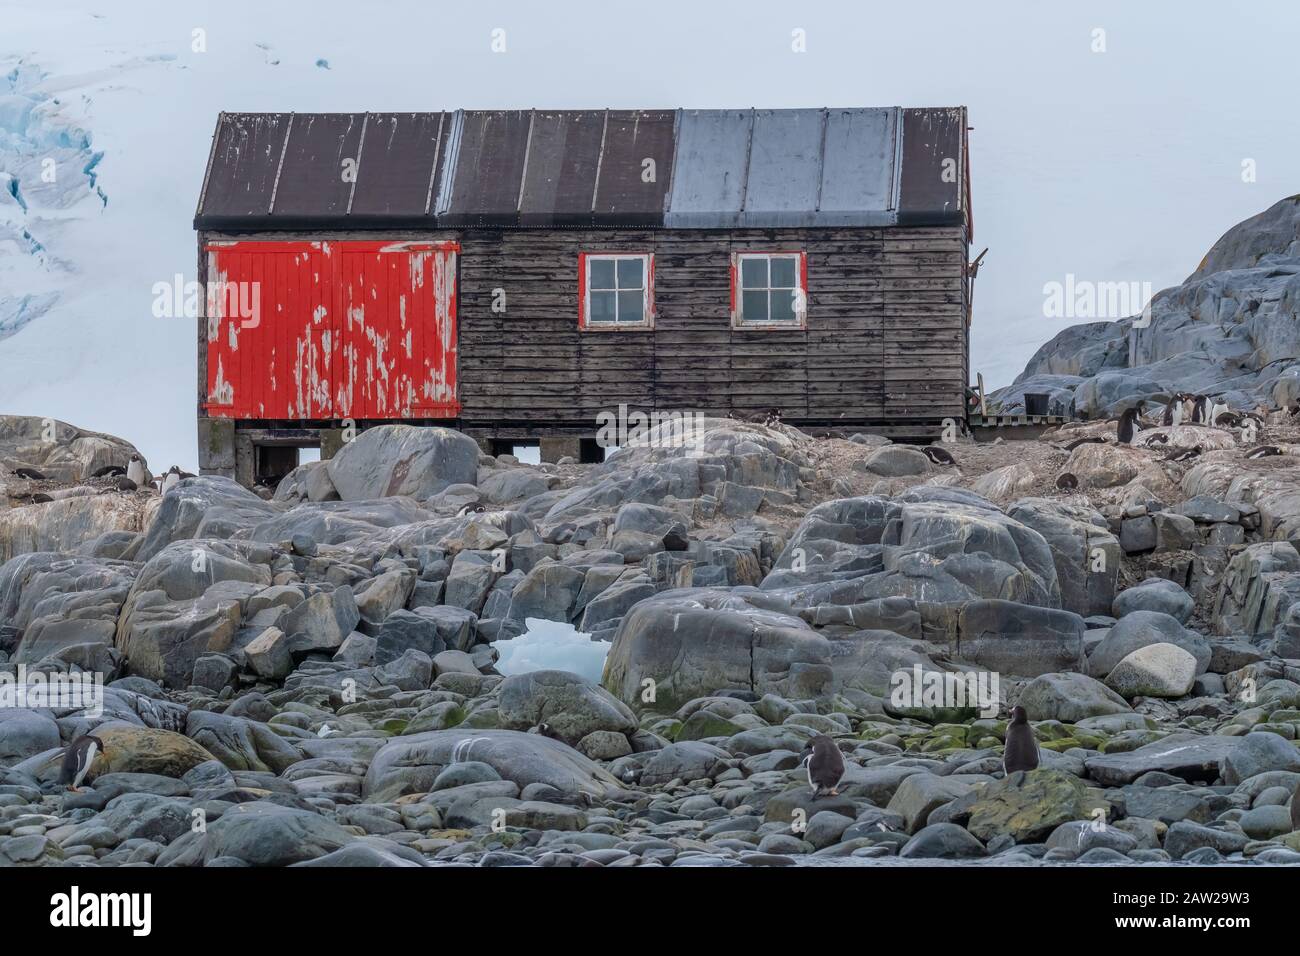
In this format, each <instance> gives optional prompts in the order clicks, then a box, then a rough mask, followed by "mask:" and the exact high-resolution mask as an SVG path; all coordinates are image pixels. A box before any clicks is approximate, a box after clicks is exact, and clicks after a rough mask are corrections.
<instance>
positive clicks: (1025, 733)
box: [1002, 704, 1038, 775]
mask: <svg viewBox="0 0 1300 956" xmlns="http://www.w3.org/2000/svg"><path fill="white" fill-rule="evenodd" d="M1037 766H1038V741H1036V740H1035V739H1034V728H1032V727H1030V726H1029V715H1028V714H1026V713H1025V708H1023V707H1021V706H1020V705H1019V704H1017V705H1016V706H1015V707H1012V708H1011V723H1009V724H1007V737H1006V746H1005V747H1003V749H1002V769H1003V771H1005V772H1006V773H1007V774H1008V775H1009V774H1013V773H1015V772H1016V771H1017V770H1033V769H1034V768H1035V767H1037Z"/></svg>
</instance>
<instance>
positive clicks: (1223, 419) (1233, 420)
mask: <svg viewBox="0 0 1300 956" xmlns="http://www.w3.org/2000/svg"><path fill="white" fill-rule="evenodd" d="M1214 424H1216V425H1218V426H1219V427H1220V428H1237V427H1238V426H1240V425H1241V416H1240V415H1238V414H1237V413H1236V412H1219V414H1217V415H1215V416H1214Z"/></svg>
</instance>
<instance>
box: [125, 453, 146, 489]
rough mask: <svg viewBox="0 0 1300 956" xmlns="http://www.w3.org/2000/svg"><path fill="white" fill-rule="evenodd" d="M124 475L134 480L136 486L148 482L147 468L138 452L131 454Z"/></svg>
mask: <svg viewBox="0 0 1300 956" xmlns="http://www.w3.org/2000/svg"><path fill="white" fill-rule="evenodd" d="M126 476H127V477H128V478H130V479H131V480H132V481H134V482H135V485H136V487H137V488H139V487H140V486H142V485H147V484H149V469H147V468H146V467H145V465H144V459H143V458H141V457H140V456H139V455H138V454H132V455H131V461H130V463H129V464H128V465H127V466H126Z"/></svg>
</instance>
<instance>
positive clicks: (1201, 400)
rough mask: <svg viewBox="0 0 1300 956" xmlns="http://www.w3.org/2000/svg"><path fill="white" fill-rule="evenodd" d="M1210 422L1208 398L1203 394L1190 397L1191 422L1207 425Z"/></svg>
mask: <svg viewBox="0 0 1300 956" xmlns="http://www.w3.org/2000/svg"><path fill="white" fill-rule="evenodd" d="M1209 423H1210V400H1209V399H1208V398H1206V397H1205V396H1204V395H1197V396H1196V397H1195V398H1193V399H1192V424H1193V425H1208V424H1209Z"/></svg>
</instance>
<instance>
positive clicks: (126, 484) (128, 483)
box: [113, 477, 139, 491]
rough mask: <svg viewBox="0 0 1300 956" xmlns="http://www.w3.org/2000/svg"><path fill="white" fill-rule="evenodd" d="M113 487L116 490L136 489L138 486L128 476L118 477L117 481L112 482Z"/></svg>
mask: <svg viewBox="0 0 1300 956" xmlns="http://www.w3.org/2000/svg"><path fill="white" fill-rule="evenodd" d="M113 487H114V488H116V489H117V490H118V491H136V490H137V489H138V488H139V485H137V484H136V483H135V482H134V481H132V480H131V479H130V478H126V477H119V478H118V479H117V481H115V482H113Z"/></svg>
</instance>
